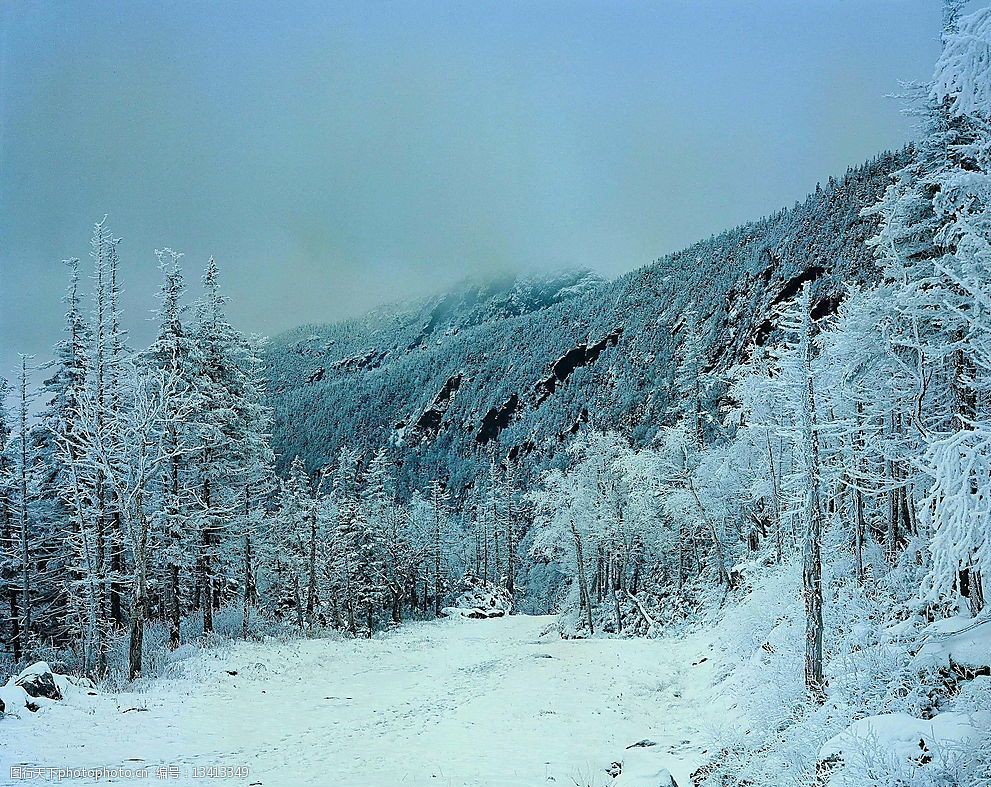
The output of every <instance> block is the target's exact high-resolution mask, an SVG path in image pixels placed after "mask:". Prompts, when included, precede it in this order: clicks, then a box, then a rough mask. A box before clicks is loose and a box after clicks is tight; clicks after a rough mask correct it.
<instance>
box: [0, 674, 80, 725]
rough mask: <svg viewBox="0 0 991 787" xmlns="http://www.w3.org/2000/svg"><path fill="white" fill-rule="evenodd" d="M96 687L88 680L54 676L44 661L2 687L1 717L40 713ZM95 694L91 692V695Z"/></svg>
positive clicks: (14, 677) (0, 687)
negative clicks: (68, 697)
mask: <svg viewBox="0 0 991 787" xmlns="http://www.w3.org/2000/svg"><path fill="white" fill-rule="evenodd" d="M92 688H93V684H92V683H91V682H90V681H89V680H87V679H86V678H71V677H69V676H68V675H60V674H59V673H57V672H52V669H51V667H49V666H48V664H47V663H46V662H44V661H39V662H36V663H35V664H32V665H31V666H30V667H27V668H26V669H24V670H22V671H21V672H20V673H18V674H17V675H14V676H13V677H11V678H10V679H9V680H8V681H7V682H6V683H5V684H4V685H3V686H0V714H4V713H16V712H17V711H20V710H25V709H26V710H29V711H32V712H34V711H39V710H41V709H42V708H44V707H47V706H48V705H51V704H53V703H55V702H59V701H60V700H62V699H64V698H65V696H66V694H67V693H69V692H70V691H86V690H89V689H92ZM89 693H92V692H89Z"/></svg>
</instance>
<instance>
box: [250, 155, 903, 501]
mask: <svg viewBox="0 0 991 787" xmlns="http://www.w3.org/2000/svg"><path fill="white" fill-rule="evenodd" d="M909 155H910V153H909V152H908V151H903V152H900V153H897V154H885V155H882V156H880V157H878V158H877V159H875V160H873V161H871V162H869V163H867V164H865V165H863V166H860V167H857V168H855V169H850V170H849V171H848V172H847V173H846V175H845V176H844V177H843V178H842V179H840V180H834V179H832V178H830V179H829V181H828V183H827V184H826V185H825V186H821V187H820V186H817V187H816V191H815V192H814V193H812V194H810V195H809V196H808V197H807V198H806V200H805V201H804V202H802V203H799V204H796V205H795V206H794V207H793V208H790V209H787V210H782V211H779V212H777V213H775V214H773V215H771V216H768V217H766V218H763V219H760V220H758V221H754V222H751V223H749V224H746V225H744V226H741V227H737V228H736V229H732V230H729V231H726V232H723V233H721V234H719V235H715V236H713V237H710V238H709V239H707V240H704V241H701V242H700V243H697V244H695V245H694V246H691V247H689V248H687V249H685V250H684V251H681V252H677V253H675V254H672V255H669V256H667V257H664V258H662V259H660V260H657V261H656V262H654V263H653V264H650V265H648V266H646V267H643V268H641V269H639V270H635V271H633V272H631V273H629V274H627V275H624V276H622V277H620V278H618V279H616V280H614V281H609V282H606V281H602V280H601V279H599V278H597V277H595V276H594V275H592V274H589V273H585V272H574V273H566V274H561V275H558V276H555V277H551V278H546V279H537V278H525V279H520V280H517V281H507V282H499V283H495V284H488V285H470V286H465V287H463V288H462V289H460V290H459V291H456V292H452V293H449V294H446V295H442V296H439V297H435V298H430V299H427V300H424V301H421V302H417V303H412V304H404V305H399V306H395V307H388V308H382V309H379V310H376V311H374V312H371V313H369V314H367V315H365V316H364V317H361V318H359V319H356V320H352V321H348V322H342V323H336V324H331V325H323V326H305V327H301V328H298V329H296V330H293V331H290V332H288V333H286V334H283V335H282V336H280V337H277V338H276V339H274V340H273V341H272V343H271V345H270V347H269V350H268V360H267V363H268V375H269V381H270V382H269V385H270V399H271V403H272V405H273V407H274V409H275V433H274V442H275V448H276V451H277V452H278V454H279V456H280V462H281V463H282V465H283V466H285V465H288V463H289V462H290V461H291V460H292V459H293V457H294V456H297V455H299V456H301V457H302V458H303V459H304V460H305V462H306V464H307V466H308V467H309V468H310V469H311V470H313V469H315V468H317V467H319V466H322V465H324V464H327V463H329V462H332V461H333V459H334V456H335V454H336V452H337V451H338V450H339V448H340V447H341V446H342V445H345V444H347V445H349V447H351V448H357V449H359V450H362V449H366V450H367V451H368V452H371V451H374V450H375V449H377V448H379V447H381V446H392V447H393V448H394V449H395V450H394V454H395V456H396V457H397V458H398V457H399V456H400V454H401V456H402V465H401V469H400V472H399V475H400V478H399V482H400V485H401V486H403V487H405V488H409V487H422V486H423V485H424V484H425V483H426V481H427V480H429V478H430V477H433V476H434V475H437V474H440V475H443V476H446V477H447V478H449V481H450V482H449V488H450V489H451V490H452V492H453V493H454V494H455V495H457V494H458V493H460V492H461V491H463V490H467V489H468V488H469V487H470V486H471V485H472V483H473V479H474V478H475V477H477V475H478V472H479V470H480V467H481V466H482V465H485V464H487V463H488V461H489V457H490V453H491V452H493V451H494V452H495V455H496V456H497V458H500V459H502V458H505V457H510V458H512V459H514V460H517V463H518V466H519V468H520V471H521V472H522V473H523V474H524V475H528V474H529V473H530V472H532V471H533V470H534V469H536V468H539V467H541V466H543V465H544V464H545V463H546V462H548V461H549V460H550V459H551V458H552V457H553V455H555V454H558V455H561V454H560V449H561V447H562V444H563V443H565V442H566V441H567V440H568V439H569V437H570V436H571V435H572V434H574V433H577V432H578V431H579V430H581V429H583V428H586V425H587V424H592V425H594V427H595V428H597V429H612V428H619V429H622V430H623V431H625V432H628V433H629V434H630V435H631V436H632V438H633V439H634V441H635V442H637V443H646V442H649V441H650V440H651V439H652V437H653V436H654V434H655V433H656V430H657V427H658V426H659V425H661V424H665V423H670V422H671V421H672V419H673V417H674V415H675V413H676V405H677V401H678V397H677V396H676V394H675V366H676V364H675V363H672V359H673V358H674V356H675V354H676V353H677V352H678V349H677V348H678V345H679V343H680V342H681V341H682V337H683V336H684V334H685V330H684V324H685V315H686V314H688V315H694V316H693V317H692V319H693V320H694V322H695V323H696V324H697V328H696V331H697V335H698V342H699V345H700V349H701V352H702V354H703V356H704V359H705V361H704V365H705V367H706V368H707V369H708V370H710V371H714V372H719V371H721V370H724V369H727V368H729V367H730V366H732V365H733V364H734V363H736V362H738V361H739V360H741V359H742V358H743V357H744V356H745V355H746V353H747V351H748V348H750V347H752V346H753V345H754V343H755V342H756V343H763V342H765V341H767V340H769V339H770V340H772V341H773V337H774V332H775V329H776V307H777V306H778V305H779V304H781V303H783V302H784V301H786V300H788V299H789V298H791V297H792V296H793V295H794V294H795V293H796V292H797V291H798V289H799V287H800V285H801V282H803V281H805V280H813V281H814V286H813V296H814V299H815V301H814V302H815V304H816V305H815V314H816V316H819V315H823V314H827V313H829V312H830V311H832V310H833V309H835V305H836V302H837V300H838V298H839V297H841V293H842V282H844V281H847V282H849V281H868V280H871V279H872V278H875V277H876V276H877V272H876V268H875V265H874V263H873V261H872V253H871V248H870V247H869V246H868V245H867V244H866V243H865V241H866V240H868V239H869V238H870V237H872V236H873V235H874V234H875V232H876V222H875V220H874V219H872V218H865V217H862V216H861V215H860V212H861V209H862V208H864V207H865V206H869V205H873V204H875V203H876V202H877V201H878V200H879V199H880V197H881V195H882V193H883V191H884V188H885V186H886V185H887V184H888V182H889V176H890V174H891V173H892V171H894V170H895V169H897V168H898V167H900V166H902V165H904V164H905V163H906V162H907V160H908V156H909ZM718 394H719V390H718V388H716V389H714V390H713V392H711V394H710V397H711V399H715V398H717V397H718ZM713 405H715V402H713Z"/></svg>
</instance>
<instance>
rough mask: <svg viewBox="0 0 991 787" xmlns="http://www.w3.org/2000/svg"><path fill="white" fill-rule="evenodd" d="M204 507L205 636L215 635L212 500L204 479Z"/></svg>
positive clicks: (202, 578) (202, 593) (202, 576)
mask: <svg viewBox="0 0 991 787" xmlns="http://www.w3.org/2000/svg"><path fill="white" fill-rule="evenodd" d="M203 506H204V509H205V512H206V516H207V521H206V522H204V523H203V528H202V533H201V536H200V537H201V542H202V543H201V549H202V555H201V556H200V557H201V559H200V602H201V606H202V607H203V635H204V636H206V635H209V634H212V633H213V562H212V560H211V554H210V550H211V548H212V547H211V538H210V524H211V523H210V517H211V516H212V512H211V506H212V503H211V499H210V479H209V478H205V479H203Z"/></svg>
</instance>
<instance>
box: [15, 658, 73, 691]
mask: <svg viewBox="0 0 991 787" xmlns="http://www.w3.org/2000/svg"><path fill="white" fill-rule="evenodd" d="M15 684H16V685H18V686H20V687H21V688H22V689H24V692H25V693H26V694H27V695H28V696H29V697H31V698H34V699H37V698H38V697H44V698H45V699H49V700H60V699H62V690H61V689H60V688H59V687H58V684H57V683H56V682H55V676H54V675H53V674H52V670H51V667H49V666H48V664H47V663H46V662H44V661H39V662H37V663H35V664H32V665H31V666H30V667H28V668H27V669H25V670H24V671H23V672H21V674H20V675H18V676H17V677H16V679H15Z"/></svg>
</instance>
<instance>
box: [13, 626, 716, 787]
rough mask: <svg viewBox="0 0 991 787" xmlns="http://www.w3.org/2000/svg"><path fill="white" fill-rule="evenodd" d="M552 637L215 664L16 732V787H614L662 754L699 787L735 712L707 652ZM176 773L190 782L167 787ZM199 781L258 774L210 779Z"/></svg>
mask: <svg viewBox="0 0 991 787" xmlns="http://www.w3.org/2000/svg"><path fill="white" fill-rule="evenodd" d="M553 623H554V618H552V617H529V616H523V615H520V616H513V617H505V618H499V619H494V620H439V621H433V622H427V623H412V624H407V625H404V626H402V627H400V628H399V629H397V630H396V631H394V632H392V633H390V634H386V635H383V636H381V637H376V638H375V639H372V640H357V641H354V640H334V639H320V640H308V641H299V642H291V643H288V644H282V643H277V642H267V643H240V644H238V645H236V646H232V647H230V648H224V649H221V650H215V651H207V652H204V653H201V654H199V655H197V656H195V657H193V658H191V659H189V660H187V661H185V662H183V663H182V666H181V669H180V671H179V675H178V676H177V677H174V678H164V679H161V680H158V681H153V682H150V684H149V685H148V686H147V688H146V689H145V690H144V691H142V692H140V693H125V694H118V695H100V696H81V697H76V698H74V699H72V701H66V702H61V703H56V704H54V705H52V706H51V707H47V708H44V709H43V710H42V711H40V712H39V713H37V714H28V713H25V714H23V715H22V717H20V718H12V717H10V716H8V717H6V718H4V719H2V720H0V783H4V780H5V779H7V777H8V774H9V772H10V767H11V766H17V765H20V764H25V765H40V766H64V767H72V768H83V767H86V768H98V767H112V766H117V767H120V766H125V767H129V768H137V767H142V766H144V767H147V768H149V770H150V777H149V780H148V781H149V782H154V783H168V784H201V785H202V784H207V783H213V784H217V783H224V784H244V785H252V784H253V785H264V786H265V787H283V786H284V787H293V785H305V784H310V785H334V787H396V786H397V785H432V786H433V787H439V786H440V785H479V786H482V787H509V786H510V785H514V786H515V785H526V786H527V787H532V786H533V785H538V784H558V785H569V787H570V786H571V785H574V784H578V785H580V786H581V787H586V785H594V786H595V787H598V786H599V785H604V784H608V783H609V782H610V781H611V780H610V778H609V777H608V776H607V775H606V773H605V769H606V768H607V767H608V766H609V764H610V763H611V762H612V761H613V760H616V759H622V757H623V754H624V750H625V747H627V746H628V745H630V744H632V743H635V742H637V741H640V740H643V739H650V740H652V741H656V742H657V744H658V745H657V746H656V747H654V750H655V751H657V752H658V756H659V757H660V760H661V761H662V762H663V763H664V765H665V766H666V767H667V768H668V769H669V770H670V771H671V772H672V774H673V775H674V776H675V778H676V779H678V782H679V783H680V784H682V785H688V784H690V781H689V780H688V778H687V777H688V773H689V772H690V771H691V770H693V769H694V768H695V767H697V765H698V764H700V762H701V761H702V759H703V758H702V756H701V754H700V751H699V744H698V742H699V740H700V739H701V738H702V737H703V736H702V734H701V731H700V728H701V727H704V726H705V724H706V721H705V720H706V718H707V717H710V718H711V717H712V716H713V715H719V714H721V713H722V712H723V701H722V700H721V699H719V698H718V697H714V696H710V695H711V694H713V692H712V689H711V688H710V687H711V686H712V683H713V681H712V677H713V676H712V675H711V670H712V669H713V667H712V661H711V660H707V661H705V660H702V656H703V655H705V654H703V653H702V647H703V645H702V643H701V641H699V640H694V639H693V638H688V639H680V638H675V637H669V638H662V639H656V640H643V639H638V640H620V639H593V640H561V639H560V638H559V637H558V635H557V634H556V633H552V632H551V629H552V626H553ZM700 661H701V663H696V662H700ZM230 673H236V674H230ZM170 765H176V766H178V768H179V777H178V778H170V779H168V780H158V779H156V778H155V773H156V770H157V769H158V768H159V767H168V766H170ZM194 766H203V767H211V766H228V767H238V766H246V767H247V769H248V774H247V776H246V777H244V776H241V777H235V778H230V779H224V780H217V779H206V778H196V777H195V776H194V771H193V768H194ZM15 783H17V784H24V783H25V782H24V781H19V782H15ZM90 783H92V782H90ZM119 783H140V781H134V780H130V779H120V780H119Z"/></svg>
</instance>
